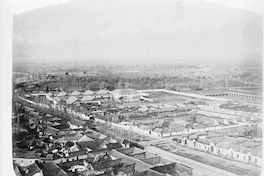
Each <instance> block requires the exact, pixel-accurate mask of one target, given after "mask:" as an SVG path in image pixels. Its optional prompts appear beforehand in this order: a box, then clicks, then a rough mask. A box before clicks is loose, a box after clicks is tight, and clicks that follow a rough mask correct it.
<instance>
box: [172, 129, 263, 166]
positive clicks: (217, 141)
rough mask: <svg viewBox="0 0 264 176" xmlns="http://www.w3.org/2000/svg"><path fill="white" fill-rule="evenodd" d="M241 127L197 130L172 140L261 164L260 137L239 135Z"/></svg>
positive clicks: (205, 150)
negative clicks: (248, 137) (211, 130)
mask: <svg viewBox="0 0 264 176" xmlns="http://www.w3.org/2000/svg"><path fill="white" fill-rule="evenodd" d="M243 130H245V129H243V127H240V128H239V129H238V128H228V129H222V130H217V131H214V132H198V133H192V134H185V135H181V136H177V137H176V138H175V139H174V141H176V142H177V143H180V144H182V145H185V146H188V147H191V148H194V149H197V150H200V151H204V152H208V153H211V154H214V155H218V156H221V157H227V158H229V159H233V160H237V161H240V162H244V163H252V164H256V165H261V163H262V140H261V138H255V139H247V138H245V137H241V134H240V133H241V131H243Z"/></svg>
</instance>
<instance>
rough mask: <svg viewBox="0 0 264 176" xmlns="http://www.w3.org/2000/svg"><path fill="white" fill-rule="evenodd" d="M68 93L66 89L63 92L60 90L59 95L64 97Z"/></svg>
mask: <svg viewBox="0 0 264 176" xmlns="http://www.w3.org/2000/svg"><path fill="white" fill-rule="evenodd" d="M66 95H67V93H66V92H64V91H62V92H60V93H59V94H57V97H64V96H66Z"/></svg>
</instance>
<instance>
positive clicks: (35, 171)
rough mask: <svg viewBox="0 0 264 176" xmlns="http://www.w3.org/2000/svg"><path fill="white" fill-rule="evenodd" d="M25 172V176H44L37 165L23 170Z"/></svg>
mask: <svg viewBox="0 0 264 176" xmlns="http://www.w3.org/2000/svg"><path fill="white" fill-rule="evenodd" d="M23 172H24V174H22V175H25V176H43V175H44V174H43V172H42V170H41V169H40V168H39V166H38V165H37V164H36V163H32V164H30V165H28V166H26V167H25V168H23Z"/></svg>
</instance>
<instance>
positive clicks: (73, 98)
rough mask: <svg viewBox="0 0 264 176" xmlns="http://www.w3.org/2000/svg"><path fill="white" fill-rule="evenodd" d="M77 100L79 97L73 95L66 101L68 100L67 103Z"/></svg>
mask: <svg viewBox="0 0 264 176" xmlns="http://www.w3.org/2000/svg"><path fill="white" fill-rule="evenodd" d="M77 100H78V98H76V97H74V96H71V97H69V98H68V99H67V100H66V101H67V104H73V103H74V102H75V101H77Z"/></svg>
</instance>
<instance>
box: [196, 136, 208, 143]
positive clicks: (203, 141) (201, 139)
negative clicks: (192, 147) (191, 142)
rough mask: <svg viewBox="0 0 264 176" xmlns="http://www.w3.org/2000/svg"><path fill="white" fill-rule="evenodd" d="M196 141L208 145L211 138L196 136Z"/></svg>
mask: <svg viewBox="0 0 264 176" xmlns="http://www.w3.org/2000/svg"><path fill="white" fill-rule="evenodd" d="M197 142H199V143H202V144H206V145H209V144H210V143H211V140H208V139H204V138H200V137H199V138H198V139H197Z"/></svg>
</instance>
